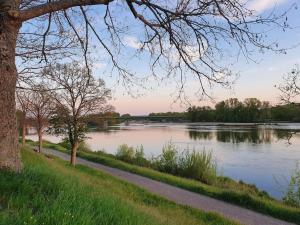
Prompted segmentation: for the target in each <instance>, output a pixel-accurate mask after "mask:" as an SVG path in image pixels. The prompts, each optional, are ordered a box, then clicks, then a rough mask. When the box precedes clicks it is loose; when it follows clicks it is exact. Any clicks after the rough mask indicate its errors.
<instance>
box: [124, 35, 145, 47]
mask: <svg viewBox="0 0 300 225" xmlns="http://www.w3.org/2000/svg"><path fill="white" fill-rule="evenodd" d="M123 43H124V44H125V45H126V46H128V47H131V48H135V49H141V48H142V43H141V42H139V41H138V39H137V38H136V37H134V36H129V35H127V36H125V37H124V38H123Z"/></svg>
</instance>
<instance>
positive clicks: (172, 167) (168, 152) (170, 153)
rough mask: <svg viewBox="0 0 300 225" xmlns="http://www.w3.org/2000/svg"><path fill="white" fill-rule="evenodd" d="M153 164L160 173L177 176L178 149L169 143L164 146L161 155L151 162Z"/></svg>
mask: <svg viewBox="0 0 300 225" xmlns="http://www.w3.org/2000/svg"><path fill="white" fill-rule="evenodd" d="M153 164H154V165H155V167H157V169H158V170H159V171H161V172H165V173H170V174H178V149H177V147H176V146H175V145H174V144H173V143H172V142H169V143H167V144H166V145H164V147H163V149H162V154H161V155H160V156H159V157H158V159H156V160H154V161H153Z"/></svg>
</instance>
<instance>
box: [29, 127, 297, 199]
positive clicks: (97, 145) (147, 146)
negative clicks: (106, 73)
mask: <svg viewBox="0 0 300 225" xmlns="http://www.w3.org/2000/svg"><path fill="white" fill-rule="evenodd" d="M88 136H89V139H88V140H87V143H88V144H89V146H90V147H91V148H92V149H93V150H95V151H96V150H102V149H105V151H106V152H109V153H116V149H117V147H118V146H119V145H120V144H123V143H126V144H128V145H130V146H137V145H143V146H144V150H145V154H146V155H147V156H148V157H150V156H152V155H154V156H157V155H159V154H160V153H161V149H162V147H163V145H164V144H166V143H167V142H168V141H170V140H172V142H173V143H175V144H176V145H178V146H180V147H181V148H185V147H186V146H189V147H190V148H195V149H197V150H199V151H201V150H203V149H206V150H211V151H212V152H213V155H214V157H215V159H216V162H217V165H218V170H219V173H220V174H223V175H225V176H229V177H231V178H234V179H236V180H243V181H245V182H247V183H253V184H255V185H256V186H257V187H259V188H260V189H263V190H266V191H267V192H268V193H269V194H271V195H272V196H274V197H276V198H280V197H282V195H283V192H284V191H285V189H286V186H287V183H288V180H289V177H290V176H291V174H292V172H293V170H294V169H295V168H296V164H297V162H299V163H300V124H296V123H294V124H277V125H265V126H264V125H258V126H255V125H251V124H225V125H218V124H208V123H185V124H182V123H181V124H168V123H166V124H162V123H158V124H131V125H127V126H126V125H120V126H114V127H111V128H110V130H109V131H106V132H91V133H89V134H88ZM28 138H30V139H33V140H36V138H37V137H36V136H28ZM45 139H47V140H49V141H52V142H59V141H60V138H59V137H54V136H47V135H46V136H45Z"/></svg>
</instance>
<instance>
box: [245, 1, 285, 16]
mask: <svg viewBox="0 0 300 225" xmlns="http://www.w3.org/2000/svg"><path fill="white" fill-rule="evenodd" d="M287 1H288V0H252V1H249V8H250V9H253V10H255V11H256V12H258V13H260V12H263V11H265V10H267V9H270V8H272V7H274V6H278V5H281V4H283V3H285V2H287Z"/></svg>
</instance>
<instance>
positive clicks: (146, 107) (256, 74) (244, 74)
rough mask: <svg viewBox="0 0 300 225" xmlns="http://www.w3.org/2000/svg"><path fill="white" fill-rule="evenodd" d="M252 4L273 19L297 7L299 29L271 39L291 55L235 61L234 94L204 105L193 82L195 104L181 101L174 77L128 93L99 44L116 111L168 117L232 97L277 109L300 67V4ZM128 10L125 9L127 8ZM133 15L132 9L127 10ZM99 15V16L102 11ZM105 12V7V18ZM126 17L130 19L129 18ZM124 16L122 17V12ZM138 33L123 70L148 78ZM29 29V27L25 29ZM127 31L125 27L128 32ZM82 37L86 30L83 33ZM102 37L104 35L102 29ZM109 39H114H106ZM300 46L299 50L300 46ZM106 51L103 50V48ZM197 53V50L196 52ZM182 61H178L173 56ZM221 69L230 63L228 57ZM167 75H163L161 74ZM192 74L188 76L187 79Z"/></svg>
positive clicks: (294, 18) (128, 39) (129, 40)
mask: <svg viewBox="0 0 300 225" xmlns="http://www.w3.org/2000/svg"><path fill="white" fill-rule="evenodd" d="M241 1H245V2H247V4H248V5H249V8H251V9H254V10H255V11H256V12H257V14H262V15H268V13H270V12H271V11H273V10H274V12H275V13H277V14H280V13H282V12H284V11H286V10H288V9H289V8H291V7H292V6H293V7H292V10H290V11H289V13H288V22H289V24H290V25H291V26H293V27H295V28H294V29H293V30H290V31H288V32H280V31H276V32H275V31H269V33H268V36H269V37H270V38H271V40H275V41H278V42H279V44H280V46H281V47H285V48H291V47H293V48H291V49H289V50H288V51H287V54H278V53H274V52H266V53H265V54H257V53H255V54H254V55H253V56H252V57H253V58H254V59H255V61H256V62H251V61H247V60H246V59H245V58H243V57H241V58H239V60H238V61H236V62H235V64H234V66H233V67H232V69H233V72H236V73H238V74H239V77H238V79H237V80H236V81H235V83H234V85H233V86H232V88H231V89H224V88H221V87H217V86H214V87H213V88H212V89H209V94H210V95H211V97H212V99H204V100H200V99H199V98H198V96H196V95H195V92H196V91H197V90H198V88H199V83H198V82H195V81H194V80H193V79H190V80H189V86H188V87H187V88H186V94H187V95H188V96H189V102H184V101H183V102H182V101H175V100H176V96H177V94H178V87H177V86H176V82H174V80H175V79H173V78H172V77H171V78H170V79H167V80H163V81H161V80H155V79H154V78H153V77H152V78H150V79H148V80H146V81H145V82H144V83H143V85H140V84H137V85H135V86H134V87H133V89H131V91H130V94H128V91H127V89H126V88H125V87H124V86H123V85H122V84H118V85H117V79H116V77H115V76H111V71H110V70H109V69H108V66H107V64H108V62H107V60H108V58H107V57H103V58H102V57H101V56H102V55H104V54H103V51H104V50H103V48H101V46H100V45H99V44H97V43H93V45H95V46H98V47H95V48H94V50H95V51H94V52H93V54H94V56H95V57H96V58H97V59H98V60H97V62H96V64H95V65H94V74H95V76H96V77H101V78H103V79H104V80H105V82H106V84H107V86H108V87H109V88H111V89H112V93H113V94H112V100H111V101H110V102H109V103H110V104H111V105H113V106H114V107H115V110H116V111H117V112H119V113H121V114H125V113H130V114H132V115H147V114H149V113H151V112H168V111H185V110H186V109H187V107H188V106H189V104H192V105H197V106H204V105H210V106H213V105H214V104H215V102H218V101H221V100H225V99H228V98H233V97H236V98H239V99H240V100H243V99H245V98H248V97H256V98H259V99H261V100H266V101H270V102H271V103H273V104H276V103H278V102H279V95H280V93H279V91H278V89H277V88H276V87H274V86H275V85H278V84H280V83H281V82H282V77H283V76H284V75H285V74H287V73H288V72H289V71H290V70H291V69H292V67H293V66H294V65H295V64H296V63H299V64H300V45H299V44H300V20H299V18H300V9H298V10H296V9H295V4H298V6H299V7H300V0H241ZM123 8H124V7H123ZM124 10H126V12H127V13H128V9H124ZM98 12H99V11H98ZM104 12H105V11H104V10H103V7H102V14H103V13H104ZM126 12H125V14H126ZM120 13H122V12H120ZM124 18H125V19H126V20H128V21H126V23H123V21H120V24H121V25H122V24H129V25H131V24H136V21H134V20H135V19H134V18H133V16H132V15H131V14H130V15H129V16H128V17H126V16H125V17H124ZM93 22H94V24H97V25H98V26H97V27H101V25H103V24H104V22H103V15H102V17H101V16H99V17H98V18H97V17H95V21H93ZM130 27H133V29H132V30H133V31H131V32H127V33H126V35H125V36H124V38H123V42H124V44H125V45H126V50H125V57H124V56H123V58H120V59H121V62H122V64H123V65H125V66H126V67H127V68H128V69H129V70H132V71H135V72H136V74H147V73H148V72H149V65H148V62H149V56H148V55H147V54H144V55H142V56H140V57H139V58H135V57H133V56H134V54H135V52H136V50H137V49H139V48H140V44H139V42H138V40H139V35H140V32H141V30H139V29H140V28H136V29H134V28H135V27H134V26H130ZM25 28H26V26H25ZM124 29H125V28H124ZM79 32H80V31H79ZM98 32H99V33H100V34H101V33H102V32H101V30H100V28H99V30H98ZM106 38H107V39H109V36H107V37H106ZM298 45H299V46H298ZM99 46H100V47H99ZM190 50H191V51H192V49H190ZM127 56H129V57H128V58H131V59H132V61H131V62H130V63H129V62H128V63H127V61H126V57H127ZM171 57H174V58H175V59H176V55H175V56H171ZM195 57H197V55H195ZM220 63H221V64H226V63H227V61H226V58H225V59H223V61H222V62H220ZM159 72H160V73H162V75H164V74H163V73H164V72H163V71H162V70H161V71H159ZM190 75H191V74H187V77H192V76H190Z"/></svg>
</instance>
